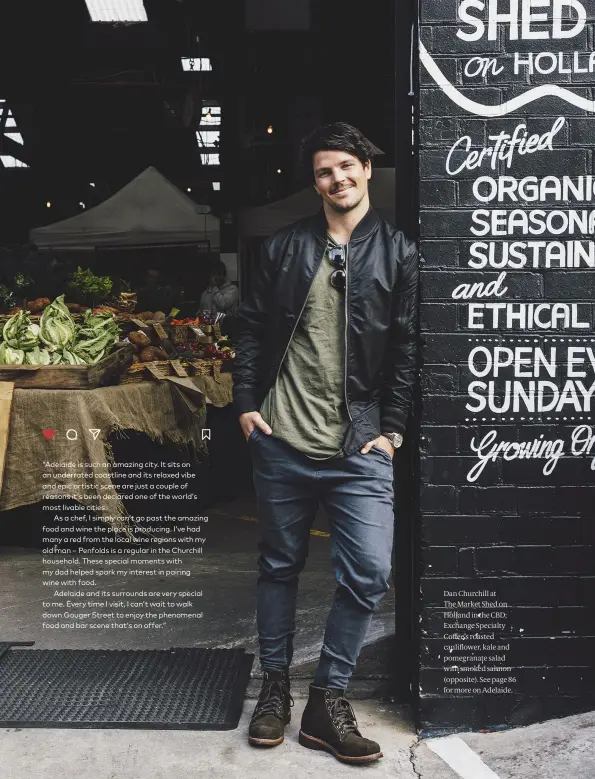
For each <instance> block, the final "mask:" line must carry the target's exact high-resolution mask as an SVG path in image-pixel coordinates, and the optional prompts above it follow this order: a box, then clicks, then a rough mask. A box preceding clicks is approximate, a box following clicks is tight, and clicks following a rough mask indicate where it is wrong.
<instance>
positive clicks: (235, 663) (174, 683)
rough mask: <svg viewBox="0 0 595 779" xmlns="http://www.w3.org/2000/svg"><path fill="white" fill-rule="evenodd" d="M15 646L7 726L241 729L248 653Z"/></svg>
mask: <svg viewBox="0 0 595 779" xmlns="http://www.w3.org/2000/svg"><path fill="white" fill-rule="evenodd" d="M27 643H29V645H30V642H27ZM19 645H20V646H23V645H26V643H25V642H22V643H20V644H19ZM15 646H17V644H16V643H14V644H8V643H0V727H8V728H13V727H19V728H144V729H155V730H233V729H234V728H237V726H238V722H239V719H240V715H241V713H242V706H243V702H244V696H245V693H246V688H247V686H248V682H249V680H250V671H251V670H252V663H253V661H254V655H252V654H247V653H246V652H244V650H243V649H188V648H181V647H175V648H172V649H164V650H163V649H159V650H157V649H141V650H139V649H118V650H111V649H15V648H14V647H15Z"/></svg>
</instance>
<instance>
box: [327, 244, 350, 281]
mask: <svg viewBox="0 0 595 779" xmlns="http://www.w3.org/2000/svg"><path fill="white" fill-rule="evenodd" d="M327 256H328V258H329V261H330V262H331V264H332V265H334V266H335V268H336V269H337V270H334V271H333V272H332V273H331V287H334V289H337V290H339V292H345V286H346V273H345V266H346V259H345V247H344V246H329V248H328V252H327Z"/></svg>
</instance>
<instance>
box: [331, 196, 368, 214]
mask: <svg viewBox="0 0 595 779" xmlns="http://www.w3.org/2000/svg"><path fill="white" fill-rule="evenodd" d="M363 199H364V195H362V196H361V197H360V198H359V200H356V201H355V203H350V204H345V205H343V203H340V202H338V201H336V200H333V199H332V198H329V200H328V204H329V206H330V207H331V208H332V209H333V211H336V212H337V213H338V214H347V213H349V211H353V209H354V208H357V207H358V206H359V204H360V203H361V202H362V200H363Z"/></svg>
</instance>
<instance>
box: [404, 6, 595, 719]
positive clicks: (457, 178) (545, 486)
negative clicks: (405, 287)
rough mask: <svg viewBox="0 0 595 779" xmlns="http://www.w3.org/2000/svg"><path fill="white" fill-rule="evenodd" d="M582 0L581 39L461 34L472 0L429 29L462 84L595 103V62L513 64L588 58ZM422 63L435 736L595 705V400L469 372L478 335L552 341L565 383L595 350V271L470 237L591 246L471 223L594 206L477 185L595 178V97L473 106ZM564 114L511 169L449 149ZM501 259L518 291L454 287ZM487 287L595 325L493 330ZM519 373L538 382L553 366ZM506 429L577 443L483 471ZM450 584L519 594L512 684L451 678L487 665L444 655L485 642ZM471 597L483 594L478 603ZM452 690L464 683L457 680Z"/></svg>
mask: <svg viewBox="0 0 595 779" xmlns="http://www.w3.org/2000/svg"><path fill="white" fill-rule="evenodd" d="M582 4H583V6H584V7H585V10H586V12H587V24H586V25H585V28H584V29H583V30H582V31H581V32H580V34H578V35H577V36H575V37H573V38H568V39H556V40H552V39H551V38H550V39H548V40H545V39H533V40H526V39H519V40H511V39H510V35H509V30H508V27H507V26H506V25H499V28H498V35H497V39H496V40H487V34H486V35H484V37H483V38H481V39H480V40H477V41H472V42H465V41H464V40H460V39H459V38H457V37H456V31H457V29H459V28H460V29H462V30H464V31H466V32H469V31H471V29H472V28H471V27H470V26H469V25H467V24H464V23H463V22H462V21H461V20H460V19H459V18H458V7H459V2H458V0H419V18H420V30H419V32H420V40H421V41H422V43H423V44H424V46H425V48H426V49H427V51H428V52H429V54H430V55H431V57H432V59H433V61H434V62H435V63H436V64H437V65H438V66H439V68H440V69H441V71H442V73H443V74H444V76H445V77H446V79H447V80H448V82H449V83H450V84H451V85H453V86H454V87H456V89H457V90H458V91H459V93H460V94H461V95H463V96H465V97H467V98H470V99H471V100H473V101H476V102H478V103H481V104H483V105H485V106H494V105H496V106H501V105H503V104H505V103H506V102H507V101H509V100H510V99H511V98H513V97H515V96H518V95H522V94H524V93H526V92H527V91H528V90H529V89H532V88H533V87H536V86H541V85H558V86H561V87H562V86H563V87H565V88H567V89H569V90H571V92H573V93H574V94H576V95H580V96H581V97H584V98H587V99H588V100H590V101H595V72H590V73H586V74H585V73H575V72H573V73H559V72H557V70H556V71H554V72H553V73H552V74H550V75H544V74H537V73H535V74H534V75H533V76H530V75H528V73H527V72H526V70H525V69H521V72H520V73H519V74H518V75H515V74H514V72H513V69H512V63H513V58H514V54H515V52H522V53H523V56H526V54H527V52H532V53H534V54H539V53H540V52H553V53H556V56H557V53H558V52H563V53H565V54H564V55H563V57H565V58H564V59H563V63H564V66H565V67H567V66H569V65H570V66H572V64H573V61H574V60H573V58H574V56H575V55H574V52H578V54H577V55H576V56H577V57H578V62H579V64H580V66H583V67H584V66H585V65H586V63H588V62H589V57H590V54H591V52H593V50H594V49H595V0H582ZM485 5H486V6H487V5H488V3H487V2H486V3H485ZM497 5H498V10H499V11H500V12H503V11H505V10H506V11H508V10H509V3H508V2H504V0H500V2H499V3H498V4H497ZM519 5H521V6H522V4H521V3H520V4H519ZM534 10H536V11H537V9H534ZM538 10H539V12H542V13H543V12H546V13H548V22H547V23H532V25H531V28H530V29H531V30H538V31H549V32H550V33H551V31H552V20H551V8H549V9H546V8H540V9H538ZM567 10H568V9H565V10H564V13H565V16H566V17H567V16H568V13H567ZM470 13H472V14H473V15H474V16H475V17H477V18H479V19H482V20H484V21H486V22H487V18H488V17H487V14H488V11H487V8H486V10H484V11H483V12H482V11H479V10H477V9H470ZM566 24H567V26H568V25H571V24H574V22H570V21H567V22H566ZM520 30H521V28H520V25H519V31H520ZM477 56H481V57H490V58H495V59H496V61H497V67H502V68H503V70H502V72H500V73H498V74H496V75H494V74H493V73H491V72H490V73H488V74H487V75H485V76H469V75H466V74H465V66H466V64H467V63H468V62H469V60H470V59H471V58H472V57H477ZM593 60H595V55H594V57H593ZM418 72H419V105H418V110H419V123H418V127H419V197H420V247H421V255H422V266H421V268H422V273H421V276H422V281H421V335H422V344H423V350H422V351H423V367H422V376H421V392H422V410H421V441H420V461H421V462H420V475H421V494H420V503H419V505H420V513H421V543H422V546H421V561H420V562H421V566H420V575H421V583H420V585H421V609H420V615H419V616H420V620H419V630H420V632H419V638H420V646H421V651H420V655H419V658H420V659H419V691H418V692H419V697H418V704H419V722H420V726H421V728H422V729H424V730H425V731H426V732H428V733H429V732H439V731H442V730H449V729H457V728H474V729H480V728H494V727H499V726H502V725H522V724H528V723H530V722H534V721H538V720H543V719H547V718H550V717H556V716H565V715H567V714H572V713H576V712H579V711H584V710H589V709H592V708H595V548H594V547H595V519H594V515H595V470H594V469H593V468H592V465H591V461H592V459H593V457H595V446H594V447H593V451H592V452H591V456H590V457H587V456H573V454H572V452H571V451H570V441H571V436H572V433H573V431H574V430H575V429H576V428H577V427H578V426H585V427H591V429H592V431H593V435H594V436H595V404H592V406H593V407H592V408H590V409H587V408H586V407H585V406H583V407H582V408H581V409H580V411H577V410H576V409H574V408H572V407H571V406H566V407H564V408H563V409H561V410H559V411H555V410H554V411H550V412H545V411H544V412H539V410H536V411H534V412H531V411H527V410H524V411H523V410H519V411H518V412H516V413H515V412H509V413H506V414H499V413H496V412H494V411H490V410H486V411H485V412H483V413H480V412H476V413H474V412H472V411H470V410H469V409H467V404H469V403H470V402H472V399H471V398H470V397H469V391H468V385H469V382H470V381H473V380H477V379H476V377H474V376H473V375H472V374H471V371H470V368H469V366H468V358H469V353H470V351H471V349H472V348H474V347H476V346H478V345H481V346H485V347H487V348H489V349H490V350H493V349H496V348H499V347H509V348H513V349H514V348H515V347H531V348H537V347H539V348H542V349H544V350H546V352H547V350H549V348H551V347H552V346H554V347H556V349H557V355H556V363H557V368H556V376H555V377H554V378H551V377H549V376H545V375H542V376H541V377H539V378H542V379H543V378H545V379H548V380H551V381H552V382H553V384H554V385H556V386H557V387H558V388H560V389H561V388H563V387H564V385H565V383H566V382H567V381H568V380H570V378H569V377H568V376H567V375H566V370H567V367H566V364H567V351H566V350H567V348H568V346H573V347H576V346H579V347H591V348H592V349H593V350H594V352H595V333H594V332H593V321H594V300H595V269H590V268H587V267H585V266H581V268H580V269H577V268H571V269H568V270H565V269H560V268H558V267H556V266H555V264H554V267H553V268H549V269H548V268H545V267H543V265H540V266H539V267H533V266H532V265H531V264H530V263H528V264H527V266H526V267H524V268H522V269H512V268H509V267H504V268H501V269H496V268H489V269H487V270H485V271H478V270H474V269H473V268H472V267H470V266H469V260H470V259H471V255H470V248H471V245H472V244H473V243H474V242H476V241H482V242H487V243H489V242H491V241H494V242H495V244H496V247H499V246H500V244H501V243H502V242H504V241H506V242H512V241H526V240H533V241H538V240H541V241H548V242H549V241H553V240H557V241H562V242H565V241H567V240H581V241H583V243H584V245H585V247H587V246H588V242H589V241H593V238H594V236H593V235H592V234H582V233H581V234H577V235H574V236H572V235H567V234H563V235H562V236H554V235H548V234H547V233H546V234H545V235H543V236H537V235H526V234H523V233H521V232H520V231H516V232H515V233H514V234H513V235H510V236H492V235H487V236H482V237H476V236H474V234H473V233H472V232H471V228H472V227H473V224H474V223H473V219H472V216H473V212H474V211H475V210H476V209H487V210H489V211H491V210H495V209H498V210H499V209H504V210H506V211H511V210H512V209H519V208H520V209H525V210H527V211H530V210H533V209H543V210H545V211H552V210H562V211H568V210H569V209H575V210H577V211H579V212H582V211H583V210H584V209H586V210H588V211H589V212H590V211H593V210H594V209H595V194H592V198H591V201H590V202H585V203H582V202H566V203H556V202H554V201H552V200H551V199H550V200H548V201H546V202H543V201H541V202H527V201H526V200H525V201H523V200H522V199H519V201H518V202H516V203H514V202H510V201H507V200H506V199H505V200H504V201H503V202H498V201H494V202H491V203H481V202H478V201H477V200H476V199H475V196H474V190H473V184H474V181H475V180H476V179H477V178H479V177H480V176H490V177H492V178H493V179H495V180H497V179H498V177H499V176H509V177H514V178H516V179H522V178H523V177H527V176H534V177H537V179H538V180H542V179H543V178H544V177H545V176H556V177H558V178H561V177H563V176H570V177H572V178H573V180H575V181H576V180H578V177H580V176H587V175H595V156H594V155H595V152H594V147H595V102H594V103H593V110H592V111H591V110H587V109H586V108H582V107H578V108H577V107H576V106H574V105H571V104H570V103H569V102H567V101H565V100H563V99H561V98H560V97H559V96H543V97H541V98H540V99H538V100H536V101H534V102H531V103H529V104H527V105H525V106H524V107H521V108H519V109H517V110H515V111H512V112H510V113H506V114H505V115H499V116H496V117H484V116H480V115H477V113H475V114H474V113H472V112H471V111H469V110H467V109H466V108H465V107H461V106H460V105H458V104H457V102H455V100H454V99H452V98H451V97H450V96H449V95H448V94H446V90H445V89H444V88H442V86H440V85H438V84H437V83H436V81H435V79H434V78H433V77H432V75H431V74H430V72H429V71H428V69H427V68H426V67H425V66H424V64H423V63H422V62H421V61H420V63H419V71H418ZM558 117H564V119H565V122H564V125H563V127H562V129H561V130H560V132H559V133H558V134H557V135H556V136H555V138H554V139H553V142H552V149H551V150H550V149H545V150H542V151H537V152H536V153H534V154H526V155H519V154H518V153H516V154H514V156H513V159H512V163H511V165H510V167H507V166H506V164H505V163H504V162H503V161H499V162H498V163H497V164H496V167H495V169H492V168H491V167H490V164H489V158H488V161H487V162H484V164H483V165H482V166H481V167H478V168H476V169H475V170H467V169H465V170H464V171H461V172H460V173H457V174H456V175H449V173H448V171H447V157H448V155H449V152H450V151H451V148H452V147H453V145H454V144H456V143H457V141H458V140H459V139H461V138H462V137H464V136H469V138H470V140H469V149H467V148H466V147H465V150H464V152H461V153H457V154H456V155H455V154H453V156H452V159H456V160H457V163H458V164H460V163H461V162H462V160H463V159H464V158H465V157H466V155H467V152H468V151H473V150H477V151H481V149H482V148H483V147H484V146H493V144H494V141H493V140H490V138H489V136H494V135H497V134H498V133H500V132H506V133H509V134H510V133H513V132H514V130H515V128H516V127H517V125H519V124H521V123H524V124H525V125H526V127H527V131H528V133H529V134H530V135H532V134H534V133H537V134H539V135H540V136H542V135H543V134H545V133H547V132H548V131H550V130H551V129H552V126H553V124H554V122H555V121H556V119H557V118H558ZM591 189H592V190H593V188H591ZM496 251H498V248H497V249H496ZM502 270H505V271H506V280H505V286H506V287H507V292H506V294H505V295H504V296H502V297H488V298H480V297H478V296H474V297H473V298H471V299H470V300H454V299H453V297H452V293H453V290H454V289H455V287H457V286H458V285H460V284H463V283H467V284H472V283H474V282H478V281H484V282H488V281H493V280H494V279H496V278H497V277H498V275H499V273H500V272H501V271H502ZM477 302H484V303H494V302H502V303H516V304H518V303H536V304H539V303H565V304H570V303H578V304H579V306H578V311H579V313H580V317H579V319H580V320H581V321H585V322H587V323H588V328H587V329H580V330H579V329H567V330H565V329H557V330H551V329H539V328H537V327H535V328H533V329H531V330H523V331H521V330H519V328H518V327H515V328H513V329H507V327H506V326H504V325H502V324H500V325H499V326H498V327H496V328H494V327H492V326H491V325H490V323H489V322H488V321H487V317H486V318H484V323H485V325H486V327H485V328H484V329H483V330H470V329H469V328H468V326H467V324H468V319H467V314H468V310H467V309H468V304H469V303H477ZM569 338H570V339H572V340H571V341H570V342H569V341H568V339H569ZM552 339H556V340H555V341H553V340H552ZM561 339H564V341H562V340H561ZM577 339H580V340H577ZM517 356H518V355H517ZM512 370H513V367H511V368H510V369H509V372H508V373H507V375H505V376H500V377H495V376H493V375H488V376H487V377H486V378H485V379H479V380H484V381H494V392H495V395H496V398H495V399H496V400H497V402H498V404H500V403H501V402H502V399H503V397H504V393H505V391H506V381H507V379H510V380H512V379H514V378H515V377H513V376H511V375H510V374H511V371H512ZM516 380H517V381H519V382H521V384H522V386H523V387H524V388H525V390H527V388H528V386H529V383H530V382H531V381H536V380H538V377H529V378H527V377H524V378H520V377H516ZM579 380H580V381H583V382H584V384H585V385H586V386H590V385H591V384H592V383H593V382H594V381H595V373H594V371H593V367H592V366H590V365H589V366H587V367H586V368H585V377H584V378H582V379H579ZM551 392H552V390H551V388H550V389H548V391H547V392H546V393H545V395H546V396H548V393H549V396H551ZM517 394H518V390H517ZM492 430H493V431H495V432H496V441H498V442H499V441H506V442H509V443H513V442H515V443H517V444H518V443H520V442H525V441H531V440H534V439H540V436H543V439H540V440H545V439H552V440H556V439H560V440H562V441H563V442H564V455H563V456H562V457H561V458H560V459H559V460H558V462H557V465H556V467H555V468H554V469H553V471H552V472H551V473H549V474H548V473H544V472H543V471H544V466H545V463H546V460H545V459H536V458H534V459H506V458H505V457H503V456H502V455H499V456H497V457H496V458H495V460H494V461H490V462H489V463H488V464H487V466H486V467H485V469H484V470H483V472H482V473H481V475H480V476H479V478H477V480H476V481H470V480H469V477H468V474H469V471H470V469H471V468H472V467H473V466H474V464H477V463H478V456H477V453H476V452H475V451H473V449H472V441H473V440H475V442H477V441H479V440H481V439H482V438H483V437H484V436H486V435H487V434H488V433H489V432H490V431H492ZM511 451H512V450H511ZM445 591H448V592H459V591H464V592H479V591H481V592H484V591H485V592H487V591H490V592H491V593H495V595H493V596H489V597H488V600H490V602H491V599H493V601H494V602H495V601H498V602H499V603H505V604H506V606H505V607H502V609H501V611H503V612H506V618H505V619H504V620H503V621H504V623H505V624H504V626H503V627H501V628H498V629H496V630H495V632H494V637H493V643H494V644H499V645H503V646H507V647H508V649H506V651H505V655H506V661H505V663H503V665H505V666H507V667H510V668H511V669H512V670H511V671H510V674H511V675H512V676H514V677H515V679H516V681H515V682H514V683H512V684H510V689H509V690H507V691H506V692H503V689H504V688H503V686H502V685H500V686H498V685H496V688H495V690H494V691H492V692H484V691H483V687H485V685H484V686H483V687H482V685H479V686H480V687H482V692H470V691H469V689H470V688H473V689H479V687H476V685H473V684H471V685H470V684H469V683H467V684H464V683H460V684H458V686H457V685H456V684H454V683H451V684H448V685H447V684H445V677H446V676H449V675H452V674H455V675H456V674H457V673H458V674H459V676H460V677H462V676H465V675H467V676H473V675H474V674H475V676H477V674H478V673H479V672H477V671H476V672H472V671H468V672H464V673H463V672H453V671H448V670H445V668H444V664H445V662H447V661H448V653H449V649H448V645H449V643H450V644H452V642H453V641H454V642H457V641H459V644H460V645H461V646H469V645H471V644H473V643H474V642H473V641H472V640H471V639H469V635H468V633H464V632H463V633H461V634H460V635H462V636H463V638H462V639H452V638H449V636H451V635H452V629H449V630H450V633H449V632H448V630H447V628H446V627H445V624H444V623H445V615H446V614H447V613H448V609H447V607H446V606H445V594H444V593H445ZM453 600H456V598H454V599H453ZM488 610H489V611H492V609H491V608H490V609H488ZM458 611H459V612H465V611H468V609H467V610H466V609H465V608H463V607H461V608H459V609H458ZM476 612H477V609H475V611H474V613H476ZM461 619H462V618H461ZM475 643H476V644H477V643H478V641H476V642H475ZM479 643H481V640H480V641H479ZM469 654H473V652H469ZM494 662H495V661H494ZM452 687H458V689H459V690H463V692H455V693H452V692H445V689H447V688H452Z"/></svg>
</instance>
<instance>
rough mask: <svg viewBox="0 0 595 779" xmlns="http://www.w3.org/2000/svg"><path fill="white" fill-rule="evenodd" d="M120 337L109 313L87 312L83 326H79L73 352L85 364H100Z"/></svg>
mask: <svg viewBox="0 0 595 779" xmlns="http://www.w3.org/2000/svg"><path fill="white" fill-rule="evenodd" d="M118 337H119V329H118V324H117V322H116V320H115V318H114V315H113V314H111V313H110V312H109V311H102V312H98V313H96V314H94V313H93V312H92V311H85V313H84V314H83V324H82V325H79V326H77V328H76V332H75V340H74V344H73V346H72V351H73V353H74V354H75V355H77V356H78V357H81V358H82V359H83V360H84V361H85V362H87V363H90V364H93V363H96V362H99V360H101V359H102V358H103V357H104V356H105V354H106V353H107V351H108V349H109V348H110V347H111V346H113V345H114V344H115V343H116V341H117V340H118Z"/></svg>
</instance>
